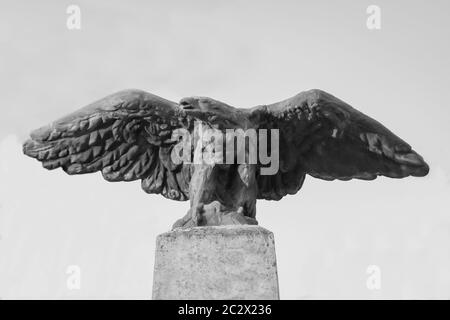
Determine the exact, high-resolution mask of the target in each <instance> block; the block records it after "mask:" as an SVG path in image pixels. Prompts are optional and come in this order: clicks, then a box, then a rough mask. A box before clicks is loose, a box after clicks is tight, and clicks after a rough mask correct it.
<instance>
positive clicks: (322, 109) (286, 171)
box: [251, 90, 429, 199]
mask: <svg viewBox="0 0 450 320" xmlns="http://www.w3.org/2000/svg"><path fill="white" fill-rule="evenodd" d="M251 117H253V118H254V119H256V121H257V122H258V123H259V127H260V128H266V129H279V136H280V137H279V171H278V173H277V174H275V175H272V176H263V175H259V176H258V187H259V194H258V197H259V198H263V199H280V198H281V197H283V196H285V195H286V194H294V193H296V192H297V191H298V190H299V189H300V188H301V186H302V183H303V181H304V178H305V174H309V175H311V176H313V177H316V178H320V179H324V180H334V179H339V180H350V179H353V178H356V179H364V180H372V179H375V178H376V177H377V176H379V175H383V176H387V177H391V178H403V177H406V176H410V175H411V176H425V175H426V174H427V173H428V171H429V168H428V165H427V164H426V163H425V162H424V160H423V159H422V157H421V156H420V155H418V154H417V153H416V152H415V151H413V150H412V149H411V147H410V146H409V145H408V144H407V143H406V142H405V141H403V140H402V139H400V138H399V137H397V136H396V135H395V134H393V133H392V132H391V131H389V130H388V129H387V128H386V127H384V126H383V125H382V124H381V123H379V122H377V121H376V120H374V119H372V118H370V117H368V116H366V115H365V114H363V113H361V112H359V111H357V110H355V109H354V108H352V107H351V106H349V105H348V104H347V103H345V102H343V101H341V100H339V99H338V98H336V97H334V96H332V95H331V94H328V93H326V92H323V91H321V90H310V91H306V92H302V93H300V94H298V95H296V96H295V97H293V98H290V99H287V100H284V101H281V102H278V103H275V104H272V105H267V106H259V107H255V108H253V109H252V110H251Z"/></svg>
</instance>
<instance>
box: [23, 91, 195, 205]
mask: <svg viewBox="0 0 450 320" xmlns="http://www.w3.org/2000/svg"><path fill="white" fill-rule="evenodd" d="M191 122H192V121H191V119H190V118H188V117H186V115H185V114H184V113H183V111H182V110H181V108H180V107H179V106H178V104H176V103H174V102H171V101H168V100H165V99H162V98H160V97H157V96H155V95H152V94H149V93H147V92H144V91H139V90H125V91H121V92H118V93H115V94H112V95H110V96H108V97H106V98H103V99H101V100H99V101H96V102H94V103H92V104H90V105H88V106H86V107H85V108H82V109H80V110H79V111H77V112H75V113H73V114H70V115H68V116H66V117H64V118H62V119H60V120H57V121H55V122H53V123H52V124H50V125H48V126H45V127H43V128H40V129H37V130H35V131H34V132H32V133H31V139H29V140H27V141H26V142H25V143H24V145H23V151H24V153H25V154H26V155H28V156H30V157H33V158H36V159H37V160H39V161H41V162H42V164H43V166H44V167H45V168H47V169H56V168H59V167H61V168H62V169H63V170H64V171H65V172H67V173H68V174H84V173H91V172H96V171H101V172H102V175H103V177H104V178H105V179H106V180H108V181H133V180H138V179H141V180H142V189H144V191H146V192H148V193H159V194H162V195H163V196H164V197H166V198H169V199H173V200H187V199H188V198H189V181H190V178H191V172H190V167H189V166H188V165H184V164H183V163H179V164H174V163H173V162H172V161H171V157H170V153H171V151H172V148H173V145H174V141H172V140H171V138H172V131H173V130H174V129H175V128H189V127H190V126H191V125H190V123H191Z"/></svg>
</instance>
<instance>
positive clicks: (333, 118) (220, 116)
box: [23, 89, 429, 228]
mask: <svg viewBox="0 0 450 320" xmlns="http://www.w3.org/2000/svg"><path fill="white" fill-rule="evenodd" d="M196 122H200V123H202V124H203V125H204V126H206V127H211V128H212V127H214V128H216V129H217V130H221V131H222V132H225V131H227V130H231V129H235V130H237V129H242V130H250V129H254V130H262V129H266V131H267V130H277V136H278V139H279V141H278V145H279V150H275V149H274V147H273V146H272V149H273V150H272V152H275V151H277V155H276V156H277V157H278V159H277V161H278V170H277V171H276V172H275V173H273V174H269V175H267V174H266V175H264V174H261V170H262V169H263V168H264V165H263V164H262V163H261V162H260V161H257V162H256V163H250V162H249V161H246V162H244V163H219V162H217V163H207V164H206V163H192V162H189V161H174V158H173V157H172V156H171V155H172V154H173V151H174V150H173V149H174V147H175V146H176V145H177V142H178V141H179V139H177V138H174V135H173V133H174V131H175V130H177V129H184V130H187V132H190V133H194V127H195V125H194V124H195V123H196ZM258 140H260V138H258ZM257 144H259V145H261V141H257ZM270 148H271V146H269V147H268V149H270ZM194 149H195V148H194V147H193V148H191V149H188V150H189V151H192V153H194V152H195V150H194ZM232 149H233V150H232V151H235V148H234V147H233V148H232ZM242 150H243V151H242V152H244V153H249V150H250V148H248V147H245V148H244V149H242ZM23 152H24V153H25V154H26V155H28V156H30V157H33V158H36V159H37V160H39V161H41V162H42V164H43V166H44V168H46V169H56V168H59V167H61V168H62V169H63V170H64V171H65V172H67V173H68V174H70V175H72V174H84V173H92V172H97V171H101V173H102V175H103V178H104V179H106V180H107V181H134V180H141V185H142V189H143V190H144V191H145V192H147V193H156V194H161V195H163V196H164V197H166V198H168V199H172V200H178V201H186V200H190V209H189V211H188V212H187V214H186V215H185V216H184V217H183V218H181V219H179V220H178V221H177V222H175V224H174V226H173V227H174V228H177V227H183V228H187V227H192V226H205V225H223V224H257V221H256V219H255V214H256V208H255V207H256V200H257V199H266V200H280V199H281V198H283V197H284V196H286V195H288V194H295V193H297V192H298V191H299V190H300V188H301V187H302V184H303V181H304V180H305V176H306V175H307V174H308V175H310V176H313V177H315V178H319V179H324V180H334V179H339V180H350V179H354V178H355V179H363V180H373V179H375V178H376V177H377V176H380V175H383V176H387V177H391V178H403V177H407V176H416V177H422V176H425V175H427V174H428V171H429V167H428V165H427V164H426V163H425V162H424V160H423V158H422V157H421V156H420V155H418V154H417V153H416V152H415V151H413V150H412V149H411V147H410V145H409V144H407V143H406V142H405V141H403V140H402V139H400V138H399V137H397V136H396V135H395V134H393V133H392V132H391V131H389V130H388V129H387V128H386V127H384V126H383V125H382V124H380V123H379V122H377V121H375V120H374V119H372V118H370V117H368V116H366V115H364V114H363V113H361V112H359V111H357V110H355V109H354V108H352V107H351V106H350V105H348V104H347V103H345V102H343V101H341V100H339V99H338V98H336V97H334V96H333V95H331V94H329V93H326V92H324V91H321V90H316V89H314V90H309V91H305V92H301V93H299V94H297V95H296V96H294V97H292V98H290V99H287V100H284V101H281V102H277V103H274V104H270V105H261V106H257V107H254V108H251V109H240V108H234V107H232V106H229V105H227V104H225V103H222V102H219V101H216V100H213V99H210V98H207V97H190V98H184V99H182V100H181V101H180V102H179V103H174V102H171V101H168V100H165V99H163V98H160V97H158V96H155V95H153V94H150V93H147V92H145V91H141V90H124V91H121V92H118V93H115V94H112V95H110V96H107V97H105V98H103V99H101V100H98V101H96V102H94V103H92V104H90V105H88V106H86V107H84V108H82V109H80V110H79V111H76V112H75V113H72V114H70V115H68V116H66V117H63V118H61V119H59V120H57V121H55V122H53V123H51V124H50V125H48V126H45V127H42V128H40V129H37V130H35V131H33V132H32V133H31V139H29V140H27V141H26V142H25V143H24V145H23ZM228 152H229V150H226V152H225V153H224V155H225V154H227V153H228ZM246 159H247V158H246Z"/></svg>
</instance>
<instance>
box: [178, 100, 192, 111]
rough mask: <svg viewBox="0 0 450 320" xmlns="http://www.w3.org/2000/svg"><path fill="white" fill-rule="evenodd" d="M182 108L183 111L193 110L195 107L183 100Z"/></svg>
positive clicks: (181, 102)
mask: <svg viewBox="0 0 450 320" xmlns="http://www.w3.org/2000/svg"><path fill="white" fill-rule="evenodd" d="M180 106H181V108H183V110H193V109H194V106H193V105H192V104H191V103H190V102H189V101H187V100H181V101H180Z"/></svg>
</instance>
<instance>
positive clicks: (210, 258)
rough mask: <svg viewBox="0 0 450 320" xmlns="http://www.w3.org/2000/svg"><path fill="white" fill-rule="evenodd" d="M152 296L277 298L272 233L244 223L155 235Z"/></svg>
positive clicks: (164, 297)
mask: <svg viewBox="0 0 450 320" xmlns="http://www.w3.org/2000/svg"><path fill="white" fill-rule="evenodd" d="M153 299H279V291H278V275H277V265H276V257H275V243H274V237H273V233H272V232H270V231H268V230H266V229H264V228H262V227H260V226H250V225H247V226H217V227H195V228H191V229H175V230H173V231H170V232H167V233H163V234H161V235H159V236H158V238H157V241H156V259H155V270H154V277H153Z"/></svg>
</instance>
